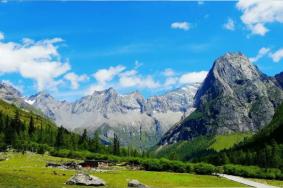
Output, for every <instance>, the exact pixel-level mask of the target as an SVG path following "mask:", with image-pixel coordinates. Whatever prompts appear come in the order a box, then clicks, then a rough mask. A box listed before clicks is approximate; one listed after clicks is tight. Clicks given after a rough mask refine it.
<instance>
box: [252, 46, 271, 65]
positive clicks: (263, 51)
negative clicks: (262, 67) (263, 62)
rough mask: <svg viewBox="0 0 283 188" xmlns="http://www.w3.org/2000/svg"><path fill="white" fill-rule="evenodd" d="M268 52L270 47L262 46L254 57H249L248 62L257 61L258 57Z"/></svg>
mask: <svg viewBox="0 0 283 188" xmlns="http://www.w3.org/2000/svg"><path fill="white" fill-rule="evenodd" d="M269 52H270V48H265V47H263V48H261V49H259V51H258V53H257V55H256V56H255V57H251V58H249V59H250V62H252V63H254V62H257V61H258V60H259V59H261V58H262V57H264V56H266V55H267V54H268V53H269Z"/></svg>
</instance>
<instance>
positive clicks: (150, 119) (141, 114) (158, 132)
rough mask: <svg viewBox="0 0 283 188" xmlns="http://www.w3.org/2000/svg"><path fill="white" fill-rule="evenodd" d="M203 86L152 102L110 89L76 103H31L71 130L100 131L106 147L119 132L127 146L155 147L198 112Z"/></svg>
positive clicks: (41, 97)
mask: <svg viewBox="0 0 283 188" xmlns="http://www.w3.org/2000/svg"><path fill="white" fill-rule="evenodd" d="M199 86H200V84H199V83H196V84H191V85H186V86H184V87H182V88H179V89H176V90H174V91H170V92H168V93H166V94H165V95H162V96H154V97H150V98H148V99H145V98H144V97H143V96H142V95H140V94H139V93H138V92H133V93H130V94H128V95H120V94H118V93H117V92H116V91H115V90H114V89H113V88H109V89H107V90H104V91H95V92H94V93H93V94H92V95H89V96H85V97H83V98H81V99H79V100H77V101H75V102H73V103H68V102H66V101H57V100H55V99H54V98H53V97H52V96H50V95H48V94H46V93H39V94H37V95H34V96H31V97H30V98H29V99H28V101H29V102H30V103H31V104H33V106H34V107H36V108H38V109H40V110H41V111H43V112H44V114H45V115H46V116H48V117H50V118H51V119H53V120H54V121H55V122H56V123H57V124H58V125H63V126H64V127H66V128H68V129H70V130H75V131H78V132H80V131H82V130H83V129H85V128H86V129H88V131H89V132H93V131H94V130H99V131H100V133H101V139H102V140H103V141H105V142H106V143H108V142H109V141H110V139H109V138H112V137H113V134H114V132H115V133H116V134H117V135H118V136H119V138H120V140H121V144H123V145H127V144H129V143H131V145H133V146H152V145H154V144H155V143H157V142H158V141H159V139H160V138H161V136H162V134H163V133H165V132H166V131H167V130H168V129H169V128H170V127H171V126H172V125H174V124H175V123H176V122H178V121H179V120H180V119H181V118H182V117H183V116H185V115H188V114H190V113H191V112H192V111H193V110H194V108H193V104H194V99H193V98H194V95H195V93H196V91H197V89H198V87H199Z"/></svg>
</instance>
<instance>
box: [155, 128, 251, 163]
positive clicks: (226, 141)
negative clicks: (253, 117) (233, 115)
mask: <svg viewBox="0 0 283 188" xmlns="http://www.w3.org/2000/svg"><path fill="white" fill-rule="evenodd" d="M249 136H251V133H233V134H226V135H218V136H215V137H213V138H210V137H204V136H202V137H198V138H195V139H194V140H192V141H182V142H178V143H175V144H171V145H167V146H162V147H159V148H157V147H155V148H153V149H151V153H152V154H153V155H154V156H156V157H166V158H169V159H175V160H183V161H186V160H190V159H193V158H196V157H199V156H201V155H206V154H207V153H208V152H209V151H208V150H214V151H220V150H223V149H229V148H231V147H232V146H234V145H235V144H237V143H239V142H241V141H242V140H243V139H244V138H246V137H249Z"/></svg>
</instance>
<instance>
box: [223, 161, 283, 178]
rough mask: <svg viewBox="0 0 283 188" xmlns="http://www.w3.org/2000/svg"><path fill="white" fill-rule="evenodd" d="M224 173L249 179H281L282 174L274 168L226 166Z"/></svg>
mask: <svg viewBox="0 0 283 188" xmlns="http://www.w3.org/2000/svg"><path fill="white" fill-rule="evenodd" d="M224 173H226V174H231V175H236V176H243V177H249V178H263V179H281V178H282V177H283V176H282V172H281V170H279V169H274V168H267V169H264V168H260V167H257V166H242V165H232V164H229V165H224Z"/></svg>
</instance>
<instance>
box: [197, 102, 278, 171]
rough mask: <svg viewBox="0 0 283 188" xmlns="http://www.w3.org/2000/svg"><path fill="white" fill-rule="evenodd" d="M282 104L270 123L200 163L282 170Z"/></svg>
mask: <svg viewBox="0 0 283 188" xmlns="http://www.w3.org/2000/svg"><path fill="white" fill-rule="evenodd" d="M282 132H283V104H282V105H280V106H279V108H278V109H277V111H276V113H275V115H274V117H273V119H272V121H271V122H270V123H269V124H268V125H267V126H265V127H264V128H263V129H261V130H260V131H259V132H258V133H256V134H255V135H254V136H253V137H251V138H249V139H246V140H244V141H243V142H241V143H240V144H238V145H236V146H234V147H233V148H231V149H229V150H226V151H222V152H220V153H217V154H212V155H208V156H206V157H204V158H202V159H200V160H201V161H206V162H210V163H214V164H220V165H221V164H224V163H236V164H242V165H258V166H261V167H265V168H280V169H282V168H283V161H282V159H283V154H282V150H283V138H282Z"/></svg>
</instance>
